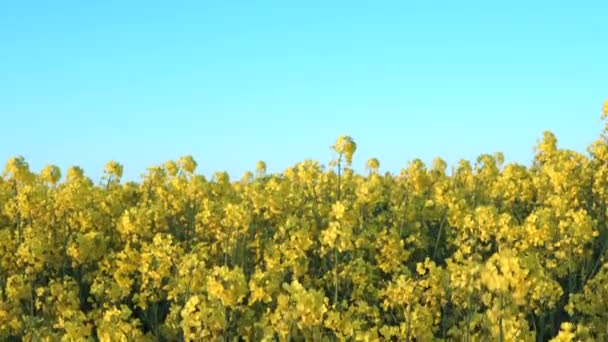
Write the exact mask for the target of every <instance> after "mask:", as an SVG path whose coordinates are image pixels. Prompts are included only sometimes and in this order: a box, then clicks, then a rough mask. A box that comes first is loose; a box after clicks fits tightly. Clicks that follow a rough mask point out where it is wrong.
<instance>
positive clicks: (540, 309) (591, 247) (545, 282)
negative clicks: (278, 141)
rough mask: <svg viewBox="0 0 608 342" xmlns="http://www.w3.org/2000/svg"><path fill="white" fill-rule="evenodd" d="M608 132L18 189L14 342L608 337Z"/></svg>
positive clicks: (190, 167)
mask: <svg viewBox="0 0 608 342" xmlns="http://www.w3.org/2000/svg"><path fill="white" fill-rule="evenodd" d="M607 134H608V132H607V131H604V132H603V133H602V135H601V136H600V138H599V139H598V140H597V141H595V142H594V143H593V144H591V146H590V147H589V150H588V151H589V153H588V155H583V154H580V153H577V152H574V151H570V150H566V149H561V148H559V146H558V144H557V138H556V137H555V136H554V135H553V134H552V133H550V132H545V133H544V134H543V136H542V139H541V140H540V141H539V142H538V146H537V147H536V149H535V150H536V156H535V159H534V161H533V163H532V164H531V165H530V166H524V165H519V164H506V165H505V162H504V157H503V156H502V154H500V153H495V154H484V155H482V156H480V157H479V158H477V159H476V160H475V161H474V162H469V161H461V162H459V163H458V164H457V165H455V166H454V167H453V168H452V172H451V173H448V172H447V170H448V167H447V164H446V163H445V161H443V160H441V159H439V158H438V159H436V160H435V161H434V162H433V164H432V165H431V166H430V167H428V168H427V166H426V165H425V164H424V163H423V162H422V161H421V160H414V161H412V162H410V163H409V164H408V165H407V167H406V168H404V169H403V170H402V171H401V172H400V174H399V175H393V174H391V173H386V174H381V173H380V172H379V168H380V162H379V161H378V160H377V159H375V158H370V159H369V160H368V162H367V164H366V165H364V166H365V167H366V168H367V170H368V171H369V172H365V174H358V173H356V172H355V171H354V169H353V168H351V166H352V165H351V164H352V162H353V156H354V153H355V152H356V149H357V145H356V143H355V142H354V140H353V139H352V138H351V137H349V136H341V137H340V138H339V139H338V140H337V141H336V143H335V144H334V145H333V146H332V147H333V149H334V151H335V152H336V153H337V158H336V159H335V160H334V161H332V162H330V164H329V167H325V166H323V165H322V164H320V163H318V162H315V161H310V160H307V161H304V162H301V163H298V164H296V165H294V166H292V167H290V168H288V169H287V170H285V171H284V172H282V173H270V172H268V170H267V168H266V163H264V162H262V161H260V162H258V163H257V165H255V169H254V170H253V171H251V172H248V173H246V174H245V175H244V176H243V177H242V178H241V179H240V180H238V181H231V180H230V177H228V174H227V173H225V172H217V173H215V174H214V175H213V177H211V178H210V179H207V178H206V177H204V176H202V175H198V174H195V173H194V172H195V170H196V168H197V163H196V161H194V159H193V158H192V157H190V156H186V157H183V158H180V159H179V160H176V161H169V162H166V163H164V164H162V165H160V166H156V167H152V168H150V169H149V170H148V172H147V174H145V175H143V177H142V180H141V182H139V183H137V182H123V181H122V180H121V178H122V175H123V167H122V165H120V164H119V163H117V162H110V163H108V164H107V165H106V167H105V169H104V174H103V178H102V181H101V182H99V183H98V185H96V184H95V182H93V181H92V180H90V179H89V178H88V177H87V176H86V175H85V173H84V170H82V169H81V168H78V167H72V168H70V169H68V170H67V171H66V172H65V179H64V180H62V178H61V177H62V172H61V170H60V169H59V168H58V167H56V166H52V165H50V166H47V167H45V168H44V169H42V170H41V171H40V173H36V172H33V171H31V170H30V168H29V165H28V163H27V162H26V161H25V159H24V158H22V157H16V158H12V159H10V160H9V161H8V162H7V164H6V167H5V168H4V172H3V173H2V175H1V177H0V340H2V341H5V340H7V341H10V340H26V341H234V340H243V341H304V340H307V341H336V340H337V341H393V340H398V341H448V340H450V341H451V340H463V341H549V340H552V341H602V340H606V339H607V338H608V325H607V323H606V322H608V310H606V307H607V305H606V298H608V259H607V254H608V190H607V189H608V137H607Z"/></svg>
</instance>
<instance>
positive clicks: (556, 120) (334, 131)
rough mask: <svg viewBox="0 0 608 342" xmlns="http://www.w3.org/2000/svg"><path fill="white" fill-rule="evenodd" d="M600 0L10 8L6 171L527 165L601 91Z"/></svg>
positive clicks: (2, 52) (607, 37)
mask: <svg viewBox="0 0 608 342" xmlns="http://www.w3.org/2000/svg"><path fill="white" fill-rule="evenodd" d="M607 15H608V2H606V1H595V2H591V1H590V2H585V1H580V2H578V1H577V2H573V1H569V2H565V1H564V2H560V1H535V2H531V1H509V2H488V1H483V2H482V1H480V2H468V1H449V2H448V1H444V2H440V1H394V2H391V1H298V2H296V1H273V2H270V1H192V2H183V1H163V2H155V1H69V2H67V1H66V2H63V1H2V2H0V163H4V162H6V161H7V160H8V158H10V157H11V156H14V155H23V156H25V158H26V160H27V161H28V162H29V163H30V166H31V167H32V169H33V170H35V171H39V170H40V169H41V168H42V167H44V165H46V164H49V163H53V164H56V165H59V166H60V167H61V168H62V170H64V173H65V169H66V168H67V167H68V166H70V165H79V166H81V167H83V168H84V169H85V172H86V173H87V175H89V176H90V177H92V178H93V179H94V180H95V181H98V180H99V177H100V176H101V170H102V169H103V166H104V164H105V163H106V162H107V161H109V160H116V161H119V162H120V163H122V164H123V165H124V166H125V177H126V178H127V179H130V180H138V179H139V176H140V175H141V174H142V173H143V172H145V170H146V168H147V167H149V166H153V165H159V164H161V163H163V162H165V161H167V160H173V159H177V158H179V157H180V156H182V155H186V154H191V155H193V156H194V158H195V160H196V161H197V162H198V164H199V169H198V170H197V171H198V172H199V173H203V174H205V175H210V174H212V173H213V172H214V171H218V170H226V171H228V172H229V173H230V174H231V176H232V177H235V178H237V177H240V176H241V175H242V174H243V172H244V171H246V170H253V169H254V168H255V162H256V161H257V160H260V159H261V160H265V161H266V162H267V164H268V168H269V170H270V171H272V172H279V171H283V170H284V169H285V168H287V167H288V166H290V165H293V164H295V163H297V162H299V161H302V160H304V159H308V158H312V159H315V160H318V161H320V162H322V163H324V164H326V163H327V162H328V161H329V160H330V159H331V158H332V152H331V150H330V146H331V145H332V144H333V142H334V141H335V139H336V138H337V137H338V136H339V135H341V134H350V135H351V136H352V137H353V138H354V140H355V141H356V142H357V144H358V150H357V153H356V155H355V159H354V166H355V167H356V169H358V170H360V171H361V170H363V167H364V164H365V161H366V160H367V159H368V158H370V157H377V158H378V159H379V160H380V162H381V171H382V172H384V171H390V172H395V173H398V172H399V170H400V169H401V168H403V167H406V166H407V163H408V161H410V160H412V159H414V158H421V159H422V160H424V161H425V162H427V163H430V162H431V161H432V159H433V158H434V157H436V156H441V157H442V158H444V159H445V160H446V161H447V162H448V163H449V164H450V165H453V164H455V163H456V162H457V161H458V160H459V159H461V158H465V159H469V160H472V159H475V158H476V157H477V156H478V155H479V154H481V153H493V152H495V151H502V152H504V154H505V156H506V159H507V161H514V162H520V163H523V164H529V163H530V161H531V160H532V157H533V147H534V145H535V144H536V141H537V139H538V138H539V137H540V136H541V134H542V131H544V130H551V131H552V132H554V133H555V134H556V135H557V137H558V143H559V145H560V146H562V147H565V148H570V149H574V150H577V151H580V152H584V151H585V148H586V146H587V145H588V144H590V143H591V142H592V141H593V140H595V139H596V138H597V137H598V136H599V134H600V131H601V129H602V123H601V121H600V118H599V117H600V112H601V106H602V103H603V101H604V100H605V99H606V98H608V62H607V61H608V25H607V21H606V18H607Z"/></svg>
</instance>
